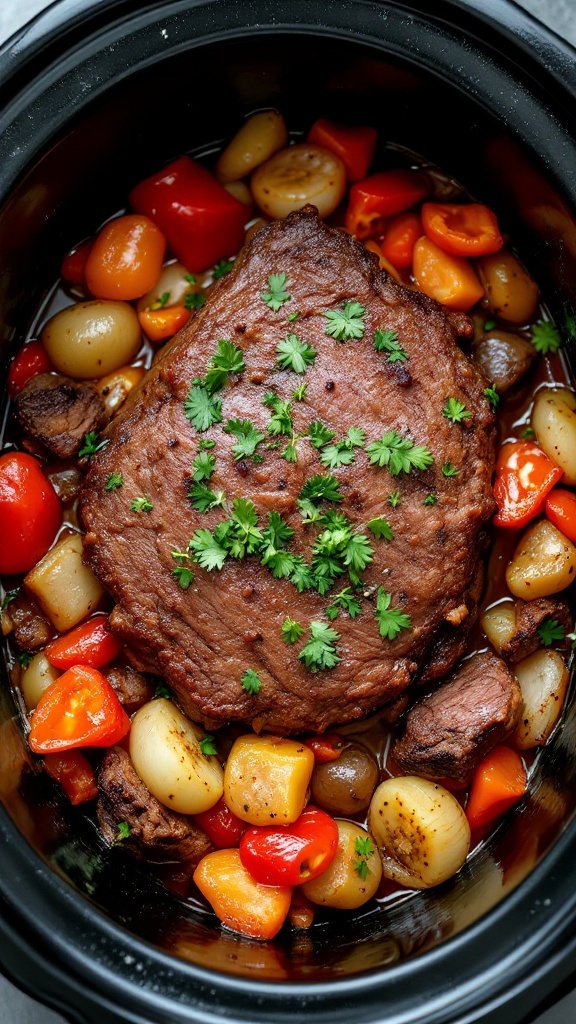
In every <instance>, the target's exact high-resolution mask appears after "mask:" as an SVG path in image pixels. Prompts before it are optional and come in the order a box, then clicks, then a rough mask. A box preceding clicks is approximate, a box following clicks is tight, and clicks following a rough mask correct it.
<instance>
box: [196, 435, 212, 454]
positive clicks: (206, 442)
mask: <svg viewBox="0 0 576 1024" xmlns="http://www.w3.org/2000/svg"><path fill="white" fill-rule="evenodd" d="M215 447H216V441H212V440H211V439H210V438H209V437H201V438H199V440H198V451H199V452H207V451H209V450H210V448H215Z"/></svg>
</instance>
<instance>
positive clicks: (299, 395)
mask: <svg viewBox="0 0 576 1024" xmlns="http://www.w3.org/2000/svg"><path fill="white" fill-rule="evenodd" d="M292 398H293V400H294V401H295V402H304V401H306V384H299V385H298V387H297V388H295V389H294V391H293V392H292Z"/></svg>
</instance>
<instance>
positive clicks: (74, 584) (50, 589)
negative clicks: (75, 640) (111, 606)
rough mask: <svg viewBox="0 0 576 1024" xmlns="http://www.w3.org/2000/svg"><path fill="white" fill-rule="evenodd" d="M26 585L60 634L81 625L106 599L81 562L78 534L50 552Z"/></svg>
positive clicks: (80, 543) (62, 541) (27, 580)
mask: <svg viewBox="0 0 576 1024" xmlns="http://www.w3.org/2000/svg"><path fill="white" fill-rule="evenodd" d="M24 583H25V585H26V587H27V588H28V590H30V591H31V592H32V593H33V594H34V597H35V598H36V600H37V601H38V604H39V605H40V607H41V609H42V611H43V612H44V614H45V615H47V616H48V618H49V619H50V621H51V622H52V623H53V624H54V625H55V626H56V629H57V630H58V632H59V633H65V632H66V630H67V629H71V628H72V626H76V625H78V623H79V622H82V619H85V618H86V617H87V616H88V615H90V612H93V611H94V609H95V608H96V607H97V606H98V604H99V602H100V601H101V600H102V597H103V596H104V587H103V586H102V584H101V583H100V581H99V580H97V579H96V577H95V575H94V573H93V572H92V570H91V569H89V568H88V566H87V565H84V562H83V561H82V538H81V536H80V534H79V533H74V534H72V535H68V536H67V537H64V538H63V540H61V541H59V542H58V543H57V544H56V545H55V546H54V547H53V548H51V549H50V551H49V552H48V553H47V554H46V555H44V558H42V559H41V560H40V561H39V562H38V564H37V565H35V566H34V568H33V569H31V570H30V572H29V573H28V575H27V576H26V578H25V580H24Z"/></svg>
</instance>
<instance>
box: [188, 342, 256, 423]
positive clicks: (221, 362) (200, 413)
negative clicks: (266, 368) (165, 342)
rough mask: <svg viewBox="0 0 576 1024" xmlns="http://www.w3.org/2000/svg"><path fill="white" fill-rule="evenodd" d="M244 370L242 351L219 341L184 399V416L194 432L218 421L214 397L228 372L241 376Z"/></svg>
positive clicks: (219, 412)
mask: <svg viewBox="0 0 576 1024" xmlns="http://www.w3.org/2000/svg"><path fill="white" fill-rule="evenodd" d="M245 368H246V364H245V363H244V356H243V353H242V349H241V348H239V347H238V345H235V344H234V342H232V341H228V340H227V339H226V338H220V339H219V341H218V344H217V348H216V352H215V353H214V355H213V356H212V359H211V360H210V362H209V363H208V366H207V368H206V374H205V376H204V378H203V379H202V380H199V379H196V380H193V381H192V384H191V386H190V390H189V391H188V394H187V396H186V398H185V400H184V415H185V416H186V418H187V419H188V420H190V422H191V423H192V425H193V426H194V427H196V430H198V431H199V432H203V431H204V430H208V428H209V427H211V426H213V424H214V423H221V422H222V400H221V399H220V398H215V397H214V395H215V393H216V392H217V391H221V390H222V388H224V387H225V386H226V384H227V383H228V375H229V374H230V373H242V371H243V370H244V369H245Z"/></svg>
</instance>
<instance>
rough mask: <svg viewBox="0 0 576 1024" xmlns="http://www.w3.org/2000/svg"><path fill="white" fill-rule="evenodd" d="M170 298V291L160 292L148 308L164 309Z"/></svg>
mask: <svg viewBox="0 0 576 1024" xmlns="http://www.w3.org/2000/svg"><path fill="white" fill-rule="evenodd" d="M169 300H170V292H162V295H158V296H157V298H156V299H155V301H154V302H153V303H152V305H151V306H150V309H164V306H167V305H168V302H169Z"/></svg>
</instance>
